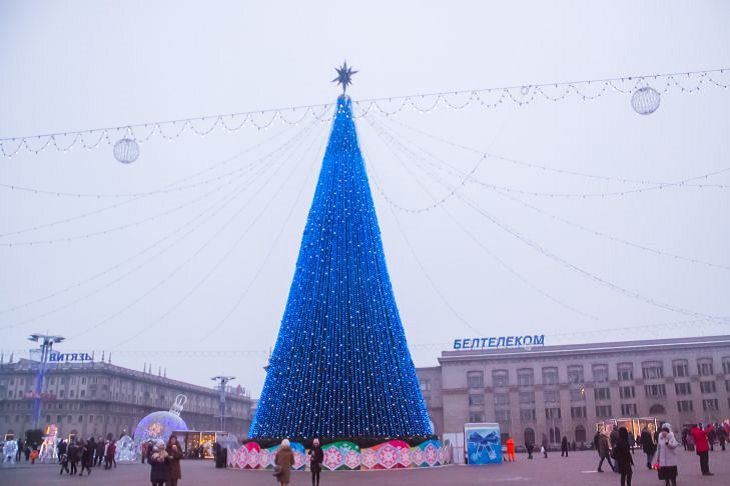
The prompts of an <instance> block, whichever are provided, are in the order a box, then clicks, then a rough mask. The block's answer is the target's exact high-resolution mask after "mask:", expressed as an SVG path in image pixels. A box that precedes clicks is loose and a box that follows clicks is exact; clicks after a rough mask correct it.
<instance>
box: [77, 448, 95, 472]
mask: <svg viewBox="0 0 730 486" xmlns="http://www.w3.org/2000/svg"><path fill="white" fill-rule="evenodd" d="M93 457H94V450H93V449H92V448H91V442H90V441H89V442H87V443H86V444H83V443H82V445H81V472H80V473H79V476H83V475H84V469H86V470H87V471H89V474H91V461H93V460H94V459H93Z"/></svg>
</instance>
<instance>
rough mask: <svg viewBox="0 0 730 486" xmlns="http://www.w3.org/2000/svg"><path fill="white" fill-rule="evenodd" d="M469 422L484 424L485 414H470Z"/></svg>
mask: <svg viewBox="0 0 730 486" xmlns="http://www.w3.org/2000/svg"><path fill="white" fill-rule="evenodd" d="M469 422H476V423H479V422H484V412H469Z"/></svg>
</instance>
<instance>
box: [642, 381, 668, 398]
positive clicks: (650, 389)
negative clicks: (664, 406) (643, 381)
mask: <svg viewBox="0 0 730 486" xmlns="http://www.w3.org/2000/svg"><path fill="white" fill-rule="evenodd" d="M644 394H645V395H646V396H647V397H664V396H666V395H667V389H666V387H665V386H664V384H661V385H644Z"/></svg>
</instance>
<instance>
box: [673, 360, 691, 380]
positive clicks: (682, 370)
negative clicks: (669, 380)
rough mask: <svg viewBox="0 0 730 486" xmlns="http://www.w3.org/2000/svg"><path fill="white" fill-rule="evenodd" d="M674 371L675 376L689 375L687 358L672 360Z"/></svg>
mask: <svg viewBox="0 0 730 486" xmlns="http://www.w3.org/2000/svg"><path fill="white" fill-rule="evenodd" d="M672 372H673V373H674V376H675V378H679V377H683V376H689V363H688V362H687V360H686V359H678V360H675V361H672Z"/></svg>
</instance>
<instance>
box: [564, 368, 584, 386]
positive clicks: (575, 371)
mask: <svg viewBox="0 0 730 486" xmlns="http://www.w3.org/2000/svg"><path fill="white" fill-rule="evenodd" d="M584 381H585V379H584V378H583V367H582V366H580V365H571V366H568V383H573V384H576V385H578V384H582V383H583V382H584Z"/></svg>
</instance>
